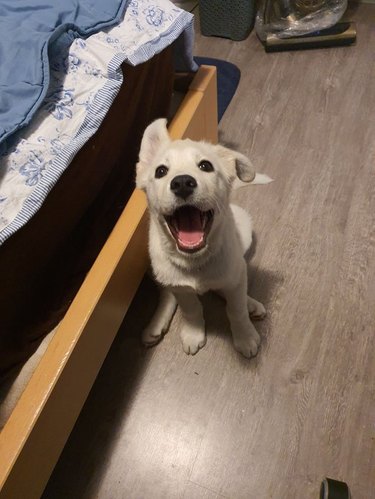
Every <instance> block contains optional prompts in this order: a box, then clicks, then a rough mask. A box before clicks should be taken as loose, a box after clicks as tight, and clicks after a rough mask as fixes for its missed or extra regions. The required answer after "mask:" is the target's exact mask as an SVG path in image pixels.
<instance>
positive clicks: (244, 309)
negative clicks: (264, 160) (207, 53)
mask: <svg viewBox="0 0 375 499" xmlns="http://www.w3.org/2000/svg"><path fill="white" fill-rule="evenodd" d="M202 160H207V161H210V162H211V164H212V165H213V166H214V171H213V172H206V171H201V169H200V168H199V167H198V164H199V162H200V161H202ZM160 165H165V166H166V167H167V168H168V173H167V174H166V175H165V176H163V177H162V178H155V170H156V168H157V167H158V166H160ZM182 174H183V175H186V174H188V175H190V176H192V177H194V179H195V180H196V182H197V187H196V189H195V190H194V192H193V193H192V194H191V196H189V198H188V199H187V200H184V199H181V198H180V197H177V196H176V195H175V193H174V192H172V189H171V180H172V179H173V178H174V177H175V176H176V175H182ZM237 177H238V178H240V179H241V181H242V182H247V183H250V182H252V181H254V180H256V175H255V172H254V169H253V166H252V164H251V162H250V160H249V159H248V158H246V157H245V156H243V155H242V154H241V153H238V152H235V151H232V150H230V149H227V148H225V147H223V146H221V145H213V144H208V143H205V142H193V141H191V140H188V139H187V140H177V141H171V139H170V138H169V136H168V132H167V129H166V120H164V119H160V120H157V121H155V122H154V123H152V124H151V125H150V126H149V127H148V128H147V129H146V131H145V134H144V137H143V139H142V145H141V151H140V159H139V162H138V164H137V186H138V187H139V188H141V189H143V190H144V191H145V192H146V194H147V198H148V204H149V211H150V230H149V251H150V257H151V263H152V268H153V272H154V275H155V278H156V280H157V281H158V282H159V283H160V284H161V285H162V286H163V288H164V291H163V293H162V298H161V301H160V304H159V307H158V309H157V311H156V314H155V316H154V318H153V319H152V321H151V323H150V325H149V326H148V327H147V329H146V330H145V331H144V333H143V342H144V343H145V344H147V345H150V344H154V343H156V342H157V341H158V340H159V339H160V338H161V337H162V335H163V334H164V333H165V332H166V330H167V329H168V327H169V323H170V321H171V318H172V316H173V314H174V311H175V309H176V304H177V303H178V305H179V306H180V309H181V313H182V321H183V322H182V326H181V339H182V344H183V349H184V351H185V352H186V353H188V354H195V353H196V352H197V351H198V350H199V349H200V348H202V347H203V346H204V344H205V343H206V335H205V324H204V319H203V311H202V306H201V303H200V301H199V299H198V295H201V294H203V293H205V292H207V291H209V290H213V291H216V292H218V293H220V294H221V295H222V296H223V297H224V298H225V300H226V302H227V314H228V318H229V321H230V325H231V330H232V335H233V341H234V346H235V348H236V349H237V350H238V351H239V352H241V353H242V354H243V355H244V356H245V357H251V356H252V355H256V353H257V350H258V346H259V343H260V337H259V335H258V333H257V331H256V329H255V327H254V326H253V324H252V322H251V320H250V318H249V314H251V315H252V316H254V317H256V318H262V317H263V316H264V315H265V309H264V307H263V305H262V304H261V303H259V302H257V301H256V300H254V299H253V298H250V297H248V296H247V271H246V262H245V259H244V258H243V255H244V253H245V252H246V251H247V250H248V249H249V247H250V245H251V233H252V222H251V218H250V216H249V215H248V214H247V213H246V212H245V211H244V210H243V209H242V208H240V207H239V206H235V205H232V204H229V194H230V190H231V187H232V184H233V182H234V180H235V179H236V178H237ZM258 179H259V177H258ZM260 179H261V180H262V182H261V183H264V180H265V177H260ZM184 204H190V205H194V206H196V207H198V208H199V209H201V210H203V211H207V210H213V211H214V218H213V224H212V228H211V230H210V232H209V234H208V237H207V239H206V245H205V247H203V248H202V249H200V250H199V251H197V252H195V253H187V252H185V251H181V250H180V249H178V247H177V245H176V242H175V239H174V238H173V237H172V235H171V233H170V231H169V229H168V225H167V223H166V220H165V216H168V215H171V214H172V213H173V212H174V211H175V210H176V209H177V208H179V207H180V206H183V205H184Z"/></svg>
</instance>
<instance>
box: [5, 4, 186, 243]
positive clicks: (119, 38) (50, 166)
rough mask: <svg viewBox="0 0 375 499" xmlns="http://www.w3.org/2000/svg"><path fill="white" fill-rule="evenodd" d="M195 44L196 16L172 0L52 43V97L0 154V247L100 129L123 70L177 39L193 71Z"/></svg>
mask: <svg viewBox="0 0 375 499" xmlns="http://www.w3.org/2000/svg"><path fill="white" fill-rule="evenodd" d="M192 38H193V24H192V15H191V14H189V13H187V12H185V11H183V10H181V9H179V8H177V7H176V6H175V5H174V4H172V3H171V2H169V1H168V0H132V1H131V2H129V4H128V8H127V10H126V13H125V16H124V19H123V20H122V21H121V22H120V23H119V24H118V25H116V26H114V27H110V28H108V29H106V30H104V31H100V32H99V33H96V34H94V35H92V36H90V37H89V38H87V39H84V38H81V37H77V38H75V39H74V40H73V42H71V39H69V36H67V37H61V39H60V40H59V43H57V44H54V46H53V50H52V51H51V53H50V65H51V66H50V84H49V88H48V92H47V95H46V97H45V99H44V100H43V102H42V103H41V106H40V108H39V109H38V111H37V112H36V114H35V115H34V117H33V119H32V121H31V122H30V124H29V125H28V126H27V127H25V128H23V129H21V130H20V131H18V132H17V133H16V134H14V135H13V136H12V137H11V138H10V139H8V141H7V144H6V147H4V148H3V149H2V151H1V152H0V244H3V243H4V242H5V241H6V240H7V239H8V238H9V237H10V236H12V234H14V233H15V232H16V231H17V230H19V229H20V228H21V227H22V226H24V225H25V224H26V222H28V221H29V220H30V219H31V217H32V216H33V215H34V214H35V213H36V212H37V211H38V209H39V208H40V207H41V205H42V204H43V202H44V200H45V199H46V197H47V195H48V193H49V192H50V191H51V189H52V187H53V186H54V185H55V184H56V182H57V181H58V179H59V178H60V177H61V175H62V174H63V173H64V171H65V170H66V168H67V166H68V165H69V164H70V162H71V161H72V159H73V158H74V156H75V155H76V153H77V151H79V150H80V148H81V147H82V146H83V145H84V144H85V143H86V142H87V141H88V139H89V138H90V137H91V136H92V135H93V134H94V133H95V132H96V131H97V130H98V128H99V126H100V124H101V123H102V121H103V119H104V117H105V115H106V114H107V112H108V109H109V108H110V106H111V104H112V102H113V100H114V98H115V97H116V95H117V94H118V92H119V89H120V87H121V85H122V83H123V75H122V70H121V64H122V63H124V62H127V63H129V64H130V65H133V66H136V65H138V64H141V63H143V62H145V61H147V60H149V59H151V58H152V57H153V56H154V55H155V54H158V53H159V52H161V51H162V50H163V49H164V48H165V47H167V46H169V45H170V44H171V43H172V42H174V41H175V40H177V39H178V40H179V50H180V52H179V54H178V59H179V60H180V61H181V60H182V61H184V63H185V65H186V69H187V70H194V69H196V68H195V64H194V62H193V59H192V55H191V51H190V49H191V43H192V42H191V40H192ZM181 46H182V48H181ZM181 51H182V52H181ZM124 84H125V85H126V82H125V83H124ZM119 126H121V125H120V124H119ZM67 202H68V200H67Z"/></svg>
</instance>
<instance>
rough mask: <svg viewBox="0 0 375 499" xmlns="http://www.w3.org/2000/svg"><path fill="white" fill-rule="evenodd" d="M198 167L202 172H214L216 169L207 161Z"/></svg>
mask: <svg viewBox="0 0 375 499" xmlns="http://www.w3.org/2000/svg"><path fill="white" fill-rule="evenodd" d="M198 167H199V169H200V170H202V171H203V172H213V171H214V167H213V166H212V164H211V163H210V162H209V161H207V160H206V159H203V160H202V161H201V162H200V163H199V164H198Z"/></svg>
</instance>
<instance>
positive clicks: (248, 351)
mask: <svg viewBox="0 0 375 499" xmlns="http://www.w3.org/2000/svg"><path fill="white" fill-rule="evenodd" d="M250 324H251V323H250ZM233 343H234V348H235V349H236V350H237V352H240V353H242V355H243V356H244V357H246V358H247V359H250V358H251V357H255V355H256V354H257V353H258V346H259V345H260V336H259V334H258V332H257V331H256V329H255V328H254V326H253V325H252V324H251V327H250V328H248V329H247V330H246V331H241V332H237V333H236V334H233Z"/></svg>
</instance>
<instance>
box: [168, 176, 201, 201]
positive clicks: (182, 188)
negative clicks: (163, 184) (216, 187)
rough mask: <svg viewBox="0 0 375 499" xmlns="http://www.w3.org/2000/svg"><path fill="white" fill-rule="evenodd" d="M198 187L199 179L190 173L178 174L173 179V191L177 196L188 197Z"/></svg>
mask: <svg viewBox="0 0 375 499" xmlns="http://www.w3.org/2000/svg"><path fill="white" fill-rule="evenodd" d="M196 187H197V181H196V180H195V178H194V177H192V176H190V175H177V177H174V178H173V179H172V181H171V191H172V192H173V193H174V195H175V196H177V197H179V198H182V199H184V200H185V199H187V198H188V197H189V196H191V194H193V192H194V189H195V188H196Z"/></svg>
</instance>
